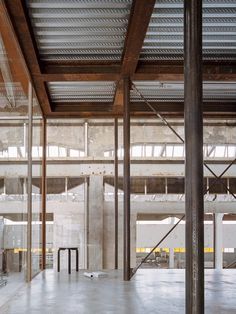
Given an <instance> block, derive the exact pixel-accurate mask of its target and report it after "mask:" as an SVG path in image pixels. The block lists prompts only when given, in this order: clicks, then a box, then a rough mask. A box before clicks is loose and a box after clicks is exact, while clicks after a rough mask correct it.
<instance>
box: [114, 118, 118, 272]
mask: <svg viewBox="0 0 236 314" xmlns="http://www.w3.org/2000/svg"><path fill="white" fill-rule="evenodd" d="M114 168H115V169H114V202H115V269H118V217H119V216H118V119H117V118H115V120H114Z"/></svg>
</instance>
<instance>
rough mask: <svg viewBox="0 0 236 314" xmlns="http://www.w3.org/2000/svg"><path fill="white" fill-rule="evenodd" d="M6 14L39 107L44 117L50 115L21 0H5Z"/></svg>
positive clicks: (35, 51)
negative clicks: (14, 33) (10, 22)
mask: <svg viewBox="0 0 236 314" xmlns="http://www.w3.org/2000/svg"><path fill="white" fill-rule="evenodd" d="M5 3H6V7H7V10H8V13H9V15H10V18H11V21H12V24H13V26H14V29H15V32H16V34H17V38H18V41H19V44H20V46H21V50H22V52H23V55H24V58H25V61H26V64H27V66H28V69H29V71H30V73H31V77H32V81H33V84H34V88H35V92H36V95H37V97H38V100H39V103H40V106H41V108H42V111H43V113H44V114H45V115H47V114H50V112H51V108H50V104H49V99H48V95H47V91H46V88H45V84H44V82H43V81H42V80H41V79H40V76H41V69H40V62H39V59H38V55H37V48H36V45H35V43H34V40H33V35H32V29H31V26H30V22H29V21H28V19H27V14H26V10H25V7H24V4H23V1H21V0H5Z"/></svg>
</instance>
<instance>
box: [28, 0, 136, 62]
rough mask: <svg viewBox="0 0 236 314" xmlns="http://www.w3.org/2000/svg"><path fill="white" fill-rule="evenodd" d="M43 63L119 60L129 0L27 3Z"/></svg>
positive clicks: (32, 1)
mask: <svg viewBox="0 0 236 314" xmlns="http://www.w3.org/2000/svg"><path fill="white" fill-rule="evenodd" d="M27 6H28V11H29V16H30V19H31V23H32V26H33V30H34V34H35V38H36V42H37V46H38V50H39V54H40V58H41V60H44V61H84V60H87V61H94V60H95V61H109V60H112V61H116V60H120V59H121V55H122V51H123V46H124V40H125V35H126V28H127V25H128V19H129V14H130V7H131V0H100V1H96V0H90V1H88V0H51V1H46V0H27Z"/></svg>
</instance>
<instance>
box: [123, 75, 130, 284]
mask: <svg viewBox="0 0 236 314" xmlns="http://www.w3.org/2000/svg"><path fill="white" fill-rule="evenodd" d="M129 102H130V80H129V78H127V77H126V78H124V117H123V136H124V174H123V180H124V181H123V187H124V230H123V234H124V256H123V259H124V280H125V281H128V280H130V104H129Z"/></svg>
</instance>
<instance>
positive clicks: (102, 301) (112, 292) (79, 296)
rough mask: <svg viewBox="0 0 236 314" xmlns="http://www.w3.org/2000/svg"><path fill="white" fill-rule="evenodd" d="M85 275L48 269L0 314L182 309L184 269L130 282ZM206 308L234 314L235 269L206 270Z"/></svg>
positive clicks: (113, 275) (115, 274)
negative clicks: (90, 277) (91, 277)
mask: <svg viewBox="0 0 236 314" xmlns="http://www.w3.org/2000/svg"><path fill="white" fill-rule="evenodd" d="M107 273H108V277H107V278H99V279H95V278H94V279H89V278H86V277H84V276H83V272H82V271H80V273H79V274H77V273H75V272H73V273H72V274H71V275H68V274H67V273H66V272H61V273H59V274H58V273H56V272H54V271H53V270H47V271H45V272H44V273H41V274H40V275H38V276H37V277H36V278H35V279H34V280H33V281H32V283H31V284H29V285H25V286H24V288H22V289H21V290H20V291H19V292H18V293H17V295H16V296H15V297H14V298H13V299H12V300H11V301H10V302H8V303H7V304H6V305H5V306H4V307H3V308H1V309H0V313H1V314H5V313H11V314H13V313H14V314H31V313H40V314H41V313H42V314H54V313H55V314H67V313H74V314H77V313H78V314H93V313H95V314H108V313H119V314H123V313H124V314H126V313H127V314H141V313H142V314H143V313H164V314H165V313H167V314H171V313H176V314H177V313H178V314H181V313H185V308H184V294H185V292H184V289H185V288H184V270H164V269H163V270H154V269H152V270H151V269H141V270H139V271H138V273H137V274H136V275H135V277H134V278H133V279H132V280H131V281H130V282H124V281H123V280H122V272H120V271H109V272H107ZM205 282H206V289H205V296H206V310H205V313H207V314H208V313H209V314H210V313H212V314H213V313H214V314H224V313H225V314H226V313H227V314H230V313H236V270H223V271H222V272H217V271H215V270H206V276H205Z"/></svg>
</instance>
